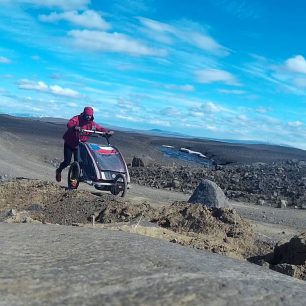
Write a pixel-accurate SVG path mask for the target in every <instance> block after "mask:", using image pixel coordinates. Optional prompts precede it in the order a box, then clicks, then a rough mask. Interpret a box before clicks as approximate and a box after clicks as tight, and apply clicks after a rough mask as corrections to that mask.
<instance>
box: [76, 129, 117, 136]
mask: <svg viewBox="0 0 306 306" xmlns="http://www.w3.org/2000/svg"><path fill="white" fill-rule="evenodd" d="M110 132H111V133H109V132H100V131H95V130H85V129H81V130H80V133H81V134H82V133H90V134H95V135H101V136H111V135H113V133H114V132H113V131H110Z"/></svg>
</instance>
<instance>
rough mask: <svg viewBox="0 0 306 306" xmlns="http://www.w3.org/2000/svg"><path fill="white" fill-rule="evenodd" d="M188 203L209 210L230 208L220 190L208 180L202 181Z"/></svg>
mask: <svg viewBox="0 0 306 306" xmlns="http://www.w3.org/2000/svg"><path fill="white" fill-rule="evenodd" d="M188 202H189V203H198V204H203V205H205V206H208V207H211V208H213V207H215V208H228V207H230V204H229V202H228V200H227V198H226V196H225V194H224V192H223V191H222V189H221V188H220V187H219V186H218V185H217V184H216V183H214V182H212V181H210V180H203V181H202V182H201V183H200V184H199V186H198V187H197V188H196V190H195V191H194V192H193V194H192V196H191V197H190V199H189V200H188Z"/></svg>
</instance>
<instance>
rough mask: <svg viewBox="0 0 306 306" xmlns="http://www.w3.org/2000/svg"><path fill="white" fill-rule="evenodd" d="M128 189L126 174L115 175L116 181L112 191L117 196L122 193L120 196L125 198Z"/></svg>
mask: <svg viewBox="0 0 306 306" xmlns="http://www.w3.org/2000/svg"><path fill="white" fill-rule="evenodd" d="M126 190H127V183H126V178H125V175H123V174H118V175H117V176H116V177H115V179H114V183H113V185H112V187H111V193H112V194H113V195H115V196H117V195H119V194H120V196H121V197H122V198H123V197H124V196H125V194H126Z"/></svg>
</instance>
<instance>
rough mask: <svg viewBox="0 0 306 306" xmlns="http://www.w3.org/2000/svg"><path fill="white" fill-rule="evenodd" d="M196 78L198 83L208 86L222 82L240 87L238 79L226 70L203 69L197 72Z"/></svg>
mask: <svg viewBox="0 0 306 306" xmlns="http://www.w3.org/2000/svg"><path fill="white" fill-rule="evenodd" d="M195 74H196V78H197V80H198V82H200V83H204V84H208V83H214V82H221V83H225V84H228V85H235V86H238V85H240V84H239V82H238V80H237V79H236V77H235V76H234V75H233V74H231V73H230V72H227V71H225V70H219V69H203V70H198V71H196V73H195Z"/></svg>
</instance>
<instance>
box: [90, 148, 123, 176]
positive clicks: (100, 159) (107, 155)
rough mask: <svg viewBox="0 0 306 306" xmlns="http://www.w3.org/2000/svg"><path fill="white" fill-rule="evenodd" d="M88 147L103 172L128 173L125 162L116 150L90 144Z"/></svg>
mask: <svg viewBox="0 0 306 306" xmlns="http://www.w3.org/2000/svg"><path fill="white" fill-rule="evenodd" d="M88 147H89V149H90V151H91V153H92V155H93V157H94V159H95V161H96V164H97V165H98V167H99V169H100V170H101V171H114V172H121V173H124V172H126V169H125V162H124V160H123V158H122V156H121V154H120V152H119V151H118V150H117V149H116V148H114V147H111V146H101V145H98V144H95V143H89V144H88Z"/></svg>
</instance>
